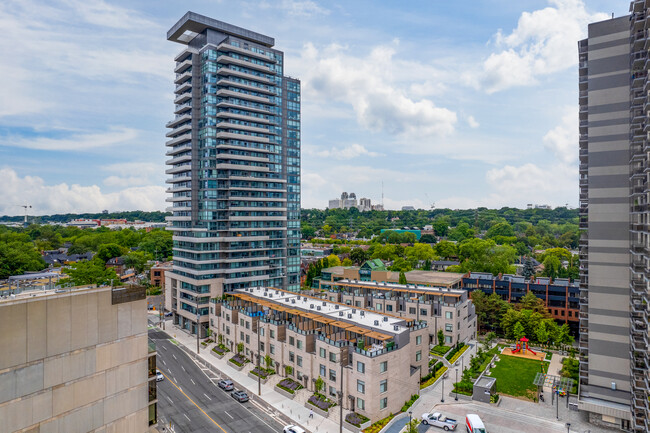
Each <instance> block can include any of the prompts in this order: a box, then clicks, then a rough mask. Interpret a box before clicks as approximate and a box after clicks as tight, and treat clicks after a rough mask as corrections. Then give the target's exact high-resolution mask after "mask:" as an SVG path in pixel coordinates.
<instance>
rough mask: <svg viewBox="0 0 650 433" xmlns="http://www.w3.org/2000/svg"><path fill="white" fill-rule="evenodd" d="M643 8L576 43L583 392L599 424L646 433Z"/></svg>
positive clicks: (594, 28) (649, 101)
mask: <svg viewBox="0 0 650 433" xmlns="http://www.w3.org/2000/svg"><path fill="white" fill-rule="evenodd" d="M648 7H650V0H643V1H633V2H631V5H630V12H631V15H629V16H624V17H620V18H615V19H614V18H613V19H611V20H606V21H602V22H598V23H593V24H590V25H589V35H588V38H587V39H585V40H583V41H580V42H579V44H578V47H579V49H578V51H579V56H580V69H579V71H580V72H579V75H580V78H579V86H580V211H581V215H580V225H581V228H582V229H583V235H582V238H581V241H580V257H581V276H580V278H581V284H580V289H581V292H580V298H581V305H580V355H581V356H580V391H579V393H580V396H579V407H580V408H581V409H583V410H586V411H588V412H589V417H590V420H591V421H592V422H594V423H597V424H602V425H606V426H609V427H615V428H619V429H621V430H625V431H635V432H648V431H650V423H649V420H648V415H649V410H648V408H649V400H648V399H649V398H650V390H649V385H648V384H649V375H648V367H649V365H650V363H649V359H648V276H649V274H650V262H649V261H648V259H649V255H650V249H649V248H650V244H649V237H648V231H649V229H648V227H649V224H650V220H649V217H648V210H649V209H648V197H649V195H648V194H649V193H650V189H649V188H648V176H649V173H650V170H649V168H650V165H648V163H649V161H648V159H649V157H650V156H649V155H650V140H649V139H648V133H649V131H650V129H649V126H650V122H649V121H648V114H649V110H650V98H649V97H648V89H650V81H648V68H649V63H648V49H649V48H650V39H649V38H648V32H649V28H650V25H649V24H648V21H647V17H648Z"/></svg>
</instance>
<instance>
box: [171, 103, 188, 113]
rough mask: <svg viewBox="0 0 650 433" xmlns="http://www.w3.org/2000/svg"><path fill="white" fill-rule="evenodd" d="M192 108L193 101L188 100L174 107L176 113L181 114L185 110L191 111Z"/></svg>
mask: <svg viewBox="0 0 650 433" xmlns="http://www.w3.org/2000/svg"><path fill="white" fill-rule="evenodd" d="M191 109H192V102H191V101H190V102H186V103H184V104H180V105H177V106H176V108H175V109H174V114H181V113H183V112H185V111H189V110H191Z"/></svg>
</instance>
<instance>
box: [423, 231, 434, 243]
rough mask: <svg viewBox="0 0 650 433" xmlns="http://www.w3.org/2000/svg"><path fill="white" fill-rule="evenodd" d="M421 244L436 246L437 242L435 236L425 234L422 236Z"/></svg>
mask: <svg viewBox="0 0 650 433" xmlns="http://www.w3.org/2000/svg"><path fill="white" fill-rule="evenodd" d="M419 242H420V243H423V244H435V243H436V242H437V240H436V237H435V236H434V235H430V234H428V233H425V234H423V235H422V236H420V241H419Z"/></svg>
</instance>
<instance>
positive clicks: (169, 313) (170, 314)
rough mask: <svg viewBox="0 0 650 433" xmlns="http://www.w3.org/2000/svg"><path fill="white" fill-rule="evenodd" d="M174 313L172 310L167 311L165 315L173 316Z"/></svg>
mask: <svg viewBox="0 0 650 433" xmlns="http://www.w3.org/2000/svg"><path fill="white" fill-rule="evenodd" d="M173 315H174V313H172V312H171V311H168V312H166V313H165V317H172V316H173Z"/></svg>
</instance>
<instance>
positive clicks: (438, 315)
mask: <svg viewBox="0 0 650 433" xmlns="http://www.w3.org/2000/svg"><path fill="white" fill-rule="evenodd" d="M323 296H325V297H326V298H327V299H328V300H330V301H333V302H340V303H343V304H345V305H351V306H354V307H356V308H367V309H369V310H374V311H376V312H377V313H386V314H391V315H394V316H397V317H403V318H407V319H411V320H412V319H415V320H423V321H426V322H427V324H428V327H427V328H428V333H429V335H428V338H427V343H428V344H437V343H438V341H437V334H438V331H439V330H442V331H443V332H444V335H445V344H447V345H451V344H457V343H458V342H461V341H462V342H467V341H469V340H471V339H473V338H475V336H476V329H477V328H476V311H475V308H474V304H473V303H472V301H471V299H469V293H468V292H467V291H466V290H463V289H448V288H442V287H427V286H416V285H415V284H396V283H385V282H384V283H379V282H371V281H359V280H347V279H346V280H338V281H336V282H335V283H332V284H331V285H330V286H329V289H328V290H326V291H325V292H324V293H323Z"/></svg>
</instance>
